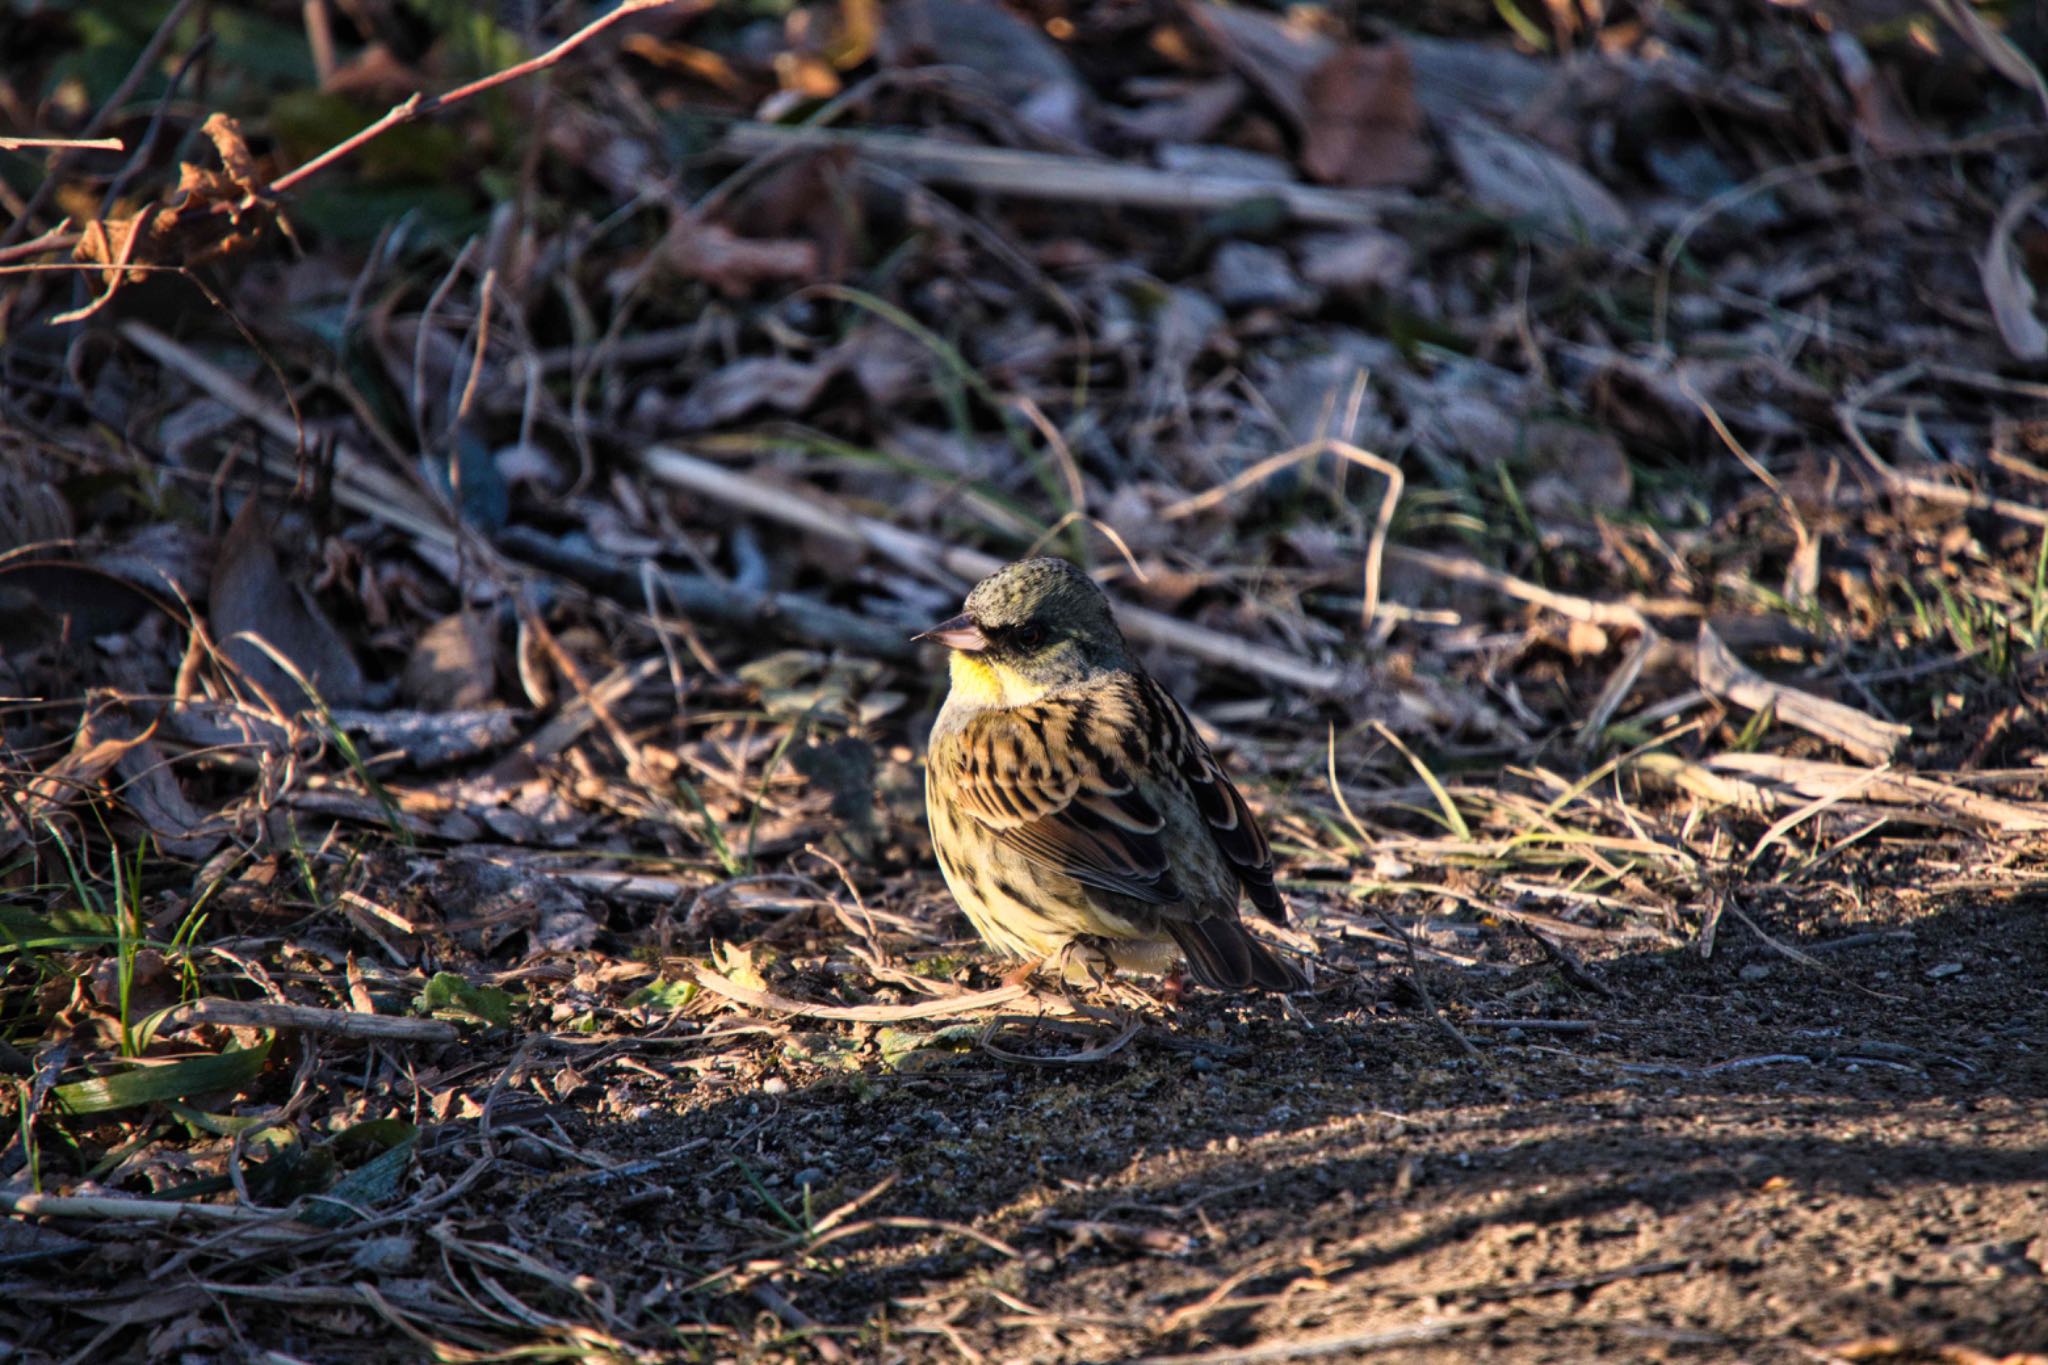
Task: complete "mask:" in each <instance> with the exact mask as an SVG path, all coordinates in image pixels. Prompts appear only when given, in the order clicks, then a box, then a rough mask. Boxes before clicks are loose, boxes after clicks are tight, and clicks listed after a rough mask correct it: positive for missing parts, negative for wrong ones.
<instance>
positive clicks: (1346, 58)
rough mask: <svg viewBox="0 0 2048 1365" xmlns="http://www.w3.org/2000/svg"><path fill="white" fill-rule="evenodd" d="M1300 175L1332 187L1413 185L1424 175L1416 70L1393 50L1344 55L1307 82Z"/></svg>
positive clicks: (1391, 46) (1403, 53) (1393, 46)
mask: <svg viewBox="0 0 2048 1365" xmlns="http://www.w3.org/2000/svg"><path fill="white" fill-rule="evenodd" d="M1306 95H1307V99H1308V139H1307V142H1306V143H1305V144H1304V145H1303V147H1302V151H1301V164H1302V168H1303V169H1304V170H1306V171H1307V172H1308V173H1309V174H1310V175H1312V176H1314V177H1315V178H1316V179H1317V180H1320V181H1323V182H1324V183H1326V184H1332V185H1351V186H1368V185H1413V184H1415V183H1416V182H1417V181H1419V180H1421V179H1422V178H1423V176H1425V175H1427V174H1428V173H1429V163H1430V155H1429V147H1428V145H1427V144H1426V143H1425V142H1424V141H1423V140H1422V109H1421V107H1420V106H1419V105H1417V104H1416V102H1415V68H1414V66H1413V65H1412V64H1411V63H1410V62H1409V60H1408V50H1407V49H1406V48H1405V47H1403V46H1402V45H1401V44H1399V43H1382V44H1380V45H1379V46H1377V47H1349V48H1345V49H1343V50H1342V51H1340V52H1337V53H1335V54H1334V55H1332V56H1331V57H1330V58H1329V60H1327V61H1325V62H1324V63H1323V64H1322V65H1321V66H1318V67H1317V68H1316V69H1315V71H1314V72H1313V73H1312V74H1311V75H1310V76H1309V78H1308V87H1307V91H1306Z"/></svg>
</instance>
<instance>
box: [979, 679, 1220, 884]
mask: <svg viewBox="0 0 2048 1365" xmlns="http://www.w3.org/2000/svg"><path fill="white" fill-rule="evenodd" d="M1101 710H1102V708H1098V707H1097V706H1096V705H1094V704H1093V703H1091V702H1090V701H1089V700H1087V699H1084V698H1051V699H1048V700H1046V701H1041V702H1037V703H1035V704H1033V705H1030V706H1020V707H1014V708H1010V709H1007V710H1000V711H987V712H983V713H982V714H980V715H978V716H976V717H975V718H974V720H973V721H971V722H969V724H968V726H967V729H966V731H965V733H964V734H962V736H961V737H960V743H959V744H958V745H957V746H949V749H950V750H951V752H952V754H953V755H954V759H953V762H952V768H953V773H952V777H953V782H952V791H953V792H954V795H955V799H957V800H958V801H959V803H960V805H961V806H962V807H964V808H965V809H966V811H967V812H968V813H969V814H970V815H972V816H973V817H974V818H975V819H976V820H977V821H979V822H980V823H981V824H982V825H983V826H984V827H986V828H987V829H988V830H989V831H990V832H991V833H992V834H994V835H995V837H996V838H997V839H998V840H1000V841H1002V842H1003V843H1005V844H1007V845H1008V846H1009V847H1011V848H1013V849H1015V850H1016V851H1017V852H1019V853H1021V854H1023V855H1024V856H1025V857H1027V858H1030V859H1031V860H1032V861H1034V862H1037V863H1040V864H1042V865H1044V866H1046V867H1049V868H1051V869H1053V870H1055V871H1058V872H1062V873H1065V874H1066V875H1067V876H1070V877H1072V878H1074V879H1075V880H1076V881H1078V882H1080V883H1082V884H1083V885H1085V886H1090V887H1094V888H1096V889H1098V890H1102V891H1108V892H1113V893H1115V894H1117V895H1122V896H1129V897H1131V898H1132V899H1133V900H1137V901H1142V902H1145V903H1147V904H1150V905H1171V904H1173V903H1175V902H1177V901H1179V900H1181V899H1182V895H1183V893H1182V891H1181V888H1180V885H1179V883H1177V882H1176V881H1175V880H1174V879H1173V876H1172V872H1171V869H1170V868H1169V866H1168V859H1167V852H1166V842H1165V840H1164V838H1163V837H1162V835H1163V834H1164V832H1165V829H1166V819H1165V817H1164V816H1163V815H1162V814H1161V813H1160V812H1159V810H1158V809H1157V808H1156V807H1155V806H1154V805H1153V804H1152V802H1151V801H1150V800H1148V799H1147V798H1146V796H1145V794H1144V793H1143V792H1142V791H1140V790H1139V789H1138V785H1137V783H1136V782H1135V781H1133V780H1132V778H1131V771H1132V770H1133V769H1135V768H1138V767H1140V766H1141V765H1142V764H1143V763H1144V762H1145V760H1146V754H1145V752H1144V751H1143V750H1142V749H1140V750H1139V751H1137V752H1135V753H1134V752H1130V750H1129V744H1128V743H1127V740H1128V738H1129V737H1128V735H1127V734H1125V735H1120V734H1118V733H1117V731H1118V729H1119V727H1118V726H1117V725H1116V724H1115V720H1116V718H1115V717H1112V716H1108V715H1104V714H1101Z"/></svg>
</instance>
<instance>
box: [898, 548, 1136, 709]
mask: <svg viewBox="0 0 2048 1365" xmlns="http://www.w3.org/2000/svg"><path fill="white" fill-rule="evenodd" d="M964 605H965V607H966V610H964V611H962V612H961V613H960V614H959V615H958V616H955V617H954V618H952V619H951V620H950V621H942V622H940V623H939V624H938V625H936V626H933V627H932V628H931V629H930V630H928V631H925V632H924V633H923V634H922V635H919V636H918V637H917V638H918V639H920V640H936V641H938V642H939V643H940V644H942V645H944V646H946V647H947V648H948V649H950V650H952V651H953V687H954V690H955V691H956V692H960V693H962V694H963V700H970V701H971V700H980V701H983V702H984V703H985V704H988V705H999V706H1019V705H1024V704H1026V703H1028V702H1031V701H1035V700H1037V699H1038V698H1039V697H1042V696H1044V695H1046V694H1047V693H1048V692H1053V691H1057V690H1058V689H1060V688H1063V687H1070V686H1073V685H1074V684H1077V683H1081V682H1085V681H1087V680H1088V679H1089V678H1092V677H1095V676H1096V675H1098V674H1101V673H1107V672H1113V671H1115V670H1117V669H1122V668H1128V667H1129V666H1130V657H1129V653H1128V651H1127V649H1126V646H1125V644H1124V637H1123V632H1122V631H1120V630H1118V629H1117V626H1116V618H1115V617H1114V616H1112V615H1111V614H1110V610H1109V599H1108V598H1107V597H1105V596H1103V593H1102V589H1101V588H1099V587H1097V586H1096V585H1095V580H1094V579H1092V578H1090V577H1089V576H1088V575H1087V574H1085V573H1082V572H1081V571H1080V570H1079V569H1077V568H1075V567H1074V566H1073V565H1071V564H1069V563H1067V561H1066V560H1064V559H1053V558H1051V557H1049V556H1048V557H1044V558H1039V559H1025V560H1019V561H1018V562H1017V563H1015V564H1011V565H1009V566H1008V567H1006V568H1003V569H999V570H997V571H996V572H995V573H993V574H990V575H989V576H988V577H987V578H984V579H982V580H981V582H979V583H977V584H976V585H975V587H974V591H972V592H970V593H968V594H967V601H966V603H965V604H964Z"/></svg>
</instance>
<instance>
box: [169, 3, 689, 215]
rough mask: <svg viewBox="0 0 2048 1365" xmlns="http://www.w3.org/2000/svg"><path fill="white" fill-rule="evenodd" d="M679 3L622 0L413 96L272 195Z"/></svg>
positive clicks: (287, 178) (277, 184)
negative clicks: (530, 53) (461, 78)
mask: <svg viewBox="0 0 2048 1365" xmlns="http://www.w3.org/2000/svg"><path fill="white" fill-rule="evenodd" d="M188 3H189V0H188ZM679 3H683V0H622V3H621V4H620V5H619V7H618V8H617V9H615V10H612V11H611V12H610V13H608V14H604V15H601V16H599V17H598V18H596V19H593V20H591V21H590V22H589V23H587V24H585V25H584V26H583V27H582V28H579V29H577V30H576V31H575V32H574V33H572V34H570V35H569V36H568V37H566V38H564V39H562V41H561V42H559V43H556V44H555V45H554V46H553V47H551V48H549V49H548V50H547V51H546V52H543V53H541V54H540V55H539V56H536V57H529V58H528V59H527V60H525V61H523V62H517V63H515V64H513V65H511V66H508V67H506V68H504V69H503V70H502V71H493V72H492V73H491V74H490V75H488V76H485V77H483V78H481V79H479V80H474V81H471V82H470V83H469V84H468V85H463V86H458V87H456V88H455V89H453V90H450V91H449V92H448V93H447V94H445V95H421V94H414V95H411V96H410V97H408V98H407V99H405V100H404V101H403V102H401V103H399V104H396V105H393V106H392V107H391V109H390V110H389V111H388V112H386V113H385V115H384V116H383V117H382V118H380V119H378V120H377V121H376V122H375V123H372V124H370V125H369V126H368V127H366V128H364V129H362V130H361V131H360V132H357V133H355V134H353V135H351V136H349V137H346V138H344V139H342V140H341V141H340V142H337V143H336V144H335V145H334V146H332V147H329V148H328V149H327V150H326V151H324V152H322V153H320V155H318V156H316V157H314V158H313V159H312V160H311V161H308V162H307V163H306V164H305V165H303V166H301V167H299V168H298V169H297V170H295V171H291V172H288V173H287V174H285V175H281V176H279V177H278V178H277V179H276V180H274V181H272V182H271V185H270V193H272V194H284V193H285V192H287V191H289V190H290V189H291V188H292V187H293V186H295V185H297V184H299V183H300V182H301V181H304V180H307V179H309V178H311V177H313V176H315V175H318V174H319V173H320V172H321V171H324V170H326V169H327V168H328V167H329V166H332V165H333V164H334V163H335V162H337V161H340V160H342V159H343V158H345V157H347V156H350V155H352V154H354V153H355V152H357V151H359V150H361V149H362V148H363V147H364V146H366V145H368V144H369V143H371V142H374V141H375V140H376V139H378V138H380V137H382V136H383V135H384V134H385V133H388V132H390V131H391V130H392V129H393V128H397V127H399V126H401V125H403V124H407V123H412V122H415V121H417V120H419V119H423V118H425V117H426V116H427V115H429V114H432V113H438V112H439V111H440V110H443V109H446V108H448V107H449V106H450V105H453V104H460V103H461V102H462V101H464V100H466V99H469V98H470V97H471V96H474V95H481V94H482V93H483V92H484V91H486V90H493V89H496V88H497V87H498V86H501V85H504V84H506V83H507V82H509V81H516V80H518V79H519V78H520V77H522V76H531V75H532V74H533V73H534V72H536V71H545V70H547V69H548V68H549V67H551V66H553V65H554V64H555V63H556V62H559V61H561V60H562V58H564V57H566V56H568V55H569V54H570V53H571V52H574V51H575V50H576V49H577V48H579V47H581V46H583V45H584V44H585V43H587V42H589V41H590V40H591V39H592V38H595V37H596V36H597V35H598V34H600V33H602V32H604V31H605V30H606V29H608V28H610V27H611V26H612V25H613V24H616V23H617V22H619V20H621V19H624V18H626V17H627V16H629V15H634V14H639V13H641V12H642V11H644V10H650V9H660V8H662V7H663V6H665V5H674V4H679Z"/></svg>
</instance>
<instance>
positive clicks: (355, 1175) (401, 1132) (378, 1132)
mask: <svg viewBox="0 0 2048 1365" xmlns="http://www.w3.org/2000/svg"><path fill="white" fill-rule="evenodd" d="M419 1138H420V1132H419V1129H417V1128H415V1127H413V1125H411V1124H410V1123H407V1122H405V1121H404V1120H403V1119H371V1120H370V1121H369V1122H368V1123H359V1124H357V1125H356V1126H355V1127H353V1128H351V1129H349V1130H348V1131H346V1132H344V1133H341V1134H339V1135H338V1136H337V1137H336V1138H335V1139H334V1141H333V1143H332V1144H331V1146H332V1147H333V1148H334V1149H335V1150H336V1151H339V1150H341V1149H343V1148H345V1147H350V1146H357V1145H361V1144H362V1143H364V1142H375V1143H378V1144H380V1145H382V1144H387V1143H388V1145H385V1146H384V1150H383V1151H382V1152H379V1153H378V1154H377V1155H376V1156H374V1157H372V1158H370V1160H368V1161H366V1162H364V1163H363V1164H362V1165H361V1166H359V1167H357V1168H356V1169H355V1170H353V1171H350V1172H349V1173H348V1174H347V1175H345V1176H343V1177H342V1178H341V1179H340V1180H338V1181H336V1182H335V1185H334V1188H333V1189H331V1190H329V1191H328V1192H327V1193H326V1194H325V1195H317V1194H316V1195H309V1196H308V1197H307V1198H306V1199H305V1200H304V1201H303V1202H302V1203H301V1204H300V1206H299V1210H298V1213H297V1215H296V1216H297V1217H298V1219H299V1221H300V1222H302V1223H311V1224H312V1225H313V1226H314V1227H316V1228H338V1227H344V1226H346V1225H347V1224H349V1223H353V1222H355V1221H356V1219H357V1218H359V1217H360V1216H361V1215H360V1214H358V1213H357V1212H356V1210H357V1209H359V1208H374V1207H375V1206H377V1205H378V1204H383V1203H387V1202H388V1201H389V1200H390V1199H391V1198H392V1197H393V1196H394V1195H396V1194H397V1193H398V1185H399V1181H400V1180H401V1179H402V1178H403V1177H404V1175H405V1168H406V1167H407V1166H408V1165H410V1164H411V1162H412V1151H413V1148H414V1147H415V1146H417V1145H418V1144H419Z"/></svg>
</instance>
